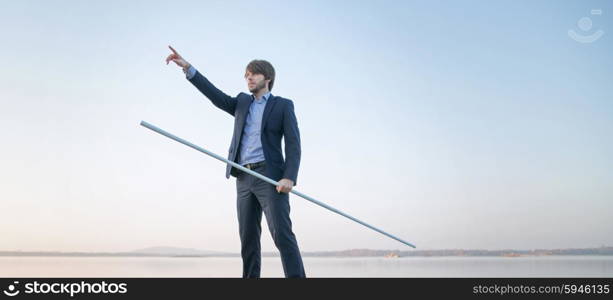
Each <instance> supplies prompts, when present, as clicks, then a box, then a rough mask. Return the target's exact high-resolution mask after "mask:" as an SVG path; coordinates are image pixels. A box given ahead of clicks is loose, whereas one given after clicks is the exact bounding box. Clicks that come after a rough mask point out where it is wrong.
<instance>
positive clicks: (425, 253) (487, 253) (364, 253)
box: [0, 247, 613, 258]
mask: <svg viewBox="0 0 613 300" xmlns="http://www.w3.org/2000/svg"><path fill="white" fill-rule="evenodd" d="M154 248H155V247H154ZM154 248H147V249H142V251H139V250H135V251H131V252H62V251H0V257H6V256H13V257H14V256H20V257H37V256H38V257H178V258H180V257H240V255H239V254H238V253H224V252H213V251H205V250H195V249H182V248H167V249H165V250H164V251H162V250H157V249H159V247H158V248H155V249H156V250H157V252H154V251H152V250H149V249H154ZM186 250H189V252H186ZM302 255H303V256H305V257H388V258H396V257H449V256H454V257H523V256H586V255H590V256H593V255H601V256H611V255H613V247H599V248H568V249H535V250H514V249H505V250H478V249H477V250H463V249H445V250H411V251H399V250H373V249H351V250H342V251H314V252H303V253H302ZM262 256H264V257H274V256H278V253H277V252H263V253H262Z"/></svg>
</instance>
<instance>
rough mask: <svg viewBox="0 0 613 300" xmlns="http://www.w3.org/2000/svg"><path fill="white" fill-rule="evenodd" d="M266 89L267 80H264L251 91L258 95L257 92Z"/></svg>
mask: <svg viewBox="0 0 613 300" xmlns="http://www.w3.org/2000/svg"><path fill="white" fill-rule="evenodd" d="M265 87H266V80H262V81H260V82H258V83H256V84H255V86H254V87H253V88H250V89H249V91H250V92H252V93H257V92H259V91H260V90H262V89H263V88H265Z"/></svg>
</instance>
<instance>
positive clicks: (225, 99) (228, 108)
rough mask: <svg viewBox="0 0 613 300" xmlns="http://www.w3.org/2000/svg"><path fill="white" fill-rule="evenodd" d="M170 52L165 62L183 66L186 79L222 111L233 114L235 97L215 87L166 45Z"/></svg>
mask: <svg viewBox="0 0 613 300" xmlns="http://www.w3.org/2000/svg"><path fill="white" fill-rule="evenodd" d="M168 48H170V50H171V51H172V53H171V54H170V55H168V57H167V58H166V64H168V63H169V62H171V61H172V62H174V63H175V64H177V66H179V67H181V68H183V72H184V73H185V74H186V76H187V79H188V80H189V81H190V82H191V83H192V84H193V85H194V86H195V87H196V88H197V89H198V90H199V91H200V92H201V93H202V94H204V95H205V96H206V97H207V98H209V100H211V102H212V103H213V104H214V105H215V106H217V107H219V108H220V109H222V110H223V111H225V112H227V113H229V114H231V115H232V116H234V112H235V111H236V103H237V99H236V97H230V96H228V95H226V94H225V93H224V92H222V91H221V90H219V89H218V88H217V87H215V86H214V85H213V84H212V83H211V82H210V81H209V80H208V79H206V77H204V76H203V75H202V74H200V72H198V71H197V70H196V68H194V67H193V66H192V65H191V64H190V63H188V62H187V61H186V60H185V59H184V58H183V57H181V55H179V53H178V52H177V51H176V50H175V49H174V48H172V47H171V46H168Z"/></svg>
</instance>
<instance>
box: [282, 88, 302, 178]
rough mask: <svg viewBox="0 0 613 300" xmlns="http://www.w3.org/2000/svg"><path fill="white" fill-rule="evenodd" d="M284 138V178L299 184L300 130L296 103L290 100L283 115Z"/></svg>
mask: <svg viewBox="0 0 613 300" xmlns="http://www.w3.org/2000/svg"><path fill="white" fill-rule="evenodd" d="M283 138H284V140H285V170H283V178H287V179H290V180H292V181H293V182H294V185H296V184H297V177H298V169H299V168H300V155H301V150H300V131H299V130H298V121H297V120H296V114H295V113H294V103H293V102H292V101H291V100H289V102H288V104H287V105H286V107H285V110H284V115H283Z"/></svg>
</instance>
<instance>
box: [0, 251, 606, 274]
mask: <svg viewBox="0 0 613 300" xmlns="http://www.w3.org/2000/svg"><path fill="white" fill-rule="evenodd" d="M304 264H305V269H306V272H307V276H308V277H613V256H546V257H509V258H505V257H434V258H433V257H405V258H353V257H352V258H317V257H305V258H304ZM241 274H242V271H241V260H240V258H238V257H232V258H219V257H214V258H212V257H208V258H193V257H190V258H171V257H0V277H240V275H241ZM262 277H283V269H282V266H281V261H280V259H279V258H278V257H264V258H263V259H262Z"/></svg>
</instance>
